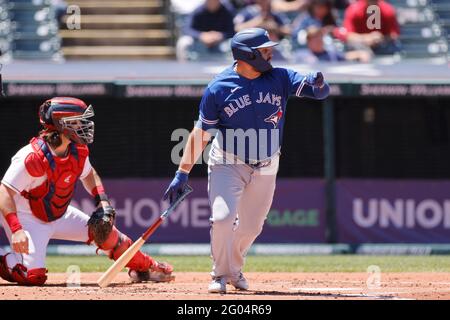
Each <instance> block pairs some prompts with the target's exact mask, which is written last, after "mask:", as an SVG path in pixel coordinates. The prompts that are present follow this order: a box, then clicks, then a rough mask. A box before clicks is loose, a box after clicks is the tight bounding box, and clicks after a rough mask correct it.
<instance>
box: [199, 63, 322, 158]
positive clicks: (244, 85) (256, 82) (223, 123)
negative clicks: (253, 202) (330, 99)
mask: <svg viewBox="0 0 450 320" xmlns="http://www.w3.org/2000/svg"><path fill="white" fill-rule="evenodd" d="M303 80H304V76H302V75H300V74H299V73H297V72H295V71H293V70H290V69H284V68H273V69H272V70H270V71H268V72H265V73H263V74H261V75H260V76H259V77H257V78H255V79H247V78H245V77H242V76H240V75H239V74H238V73H236V71H235V70H234V68H233V66H232V67H229V68H227V69H225V70H224V71H223V72H222V73H220V74H218V75H217V76H216V77H215V79H214V80H212V81H211V82H210V83H209V85H208V87H207V88H206V90H205V93H204V94H203V97H202V100H201V102H200V107H199V109H200V115H199V120H198V122H197V124H196V126H197V127H199V128H201V129H203V130H205V131H206V130H211V129H218V131H217V133H216V135H215V139H218V140H219V145H220V147H221V148H222V149H223V150H224V151H226V152H228V153H233V154H235V155H237V156H238V157H239V158H240V159H241V160H243V161H246V162H248V161H252V160H264V159H267V158H269V157H271V156H272V155H274V154H275V153H277V152H278V151H279V149H280V145H281V141H282V138H283V127H284V121H285V114H286V104H287V100H288V98H289V96H291V95H296V96H299V97H302V96H308V97H312V98H315V96H314V90H313V89H312V88H311V87H310V86H308V85H304V81H303Z"/></svg>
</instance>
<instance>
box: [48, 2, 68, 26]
mask: <svg viewBox="0 0 450 320" xmlns="http://www.w3.org/2000/svg"><path fill="white" fill-rule="evenodd" d="M51 5H52V7H53V10H54V11H55V18H56V21H57V22H58V25H59V27H60V28H62V27H63V25H64V22H65V21H64V17H65V15H66V13H67V3H66V1H64V0H52V2H51Z"/></svg>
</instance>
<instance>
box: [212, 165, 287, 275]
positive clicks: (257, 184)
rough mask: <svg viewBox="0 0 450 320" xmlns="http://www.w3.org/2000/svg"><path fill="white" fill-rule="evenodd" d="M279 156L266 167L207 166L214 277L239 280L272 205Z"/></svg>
mask: <svg viewBox="0 0 450 320" xmlns="http://www.w3.org/2000/svg"><path fill="white" fill-rule="evenodd" d="M278 161H279V157H276V158H275V159H274V160H272V164H271V165H270V166H268V167H265V168H260V169H254V168H252V167H250V166H249V165H246V164H214V165H209V166H208V194H209V201H210V205H211V211H212V216H211V218H210V221H211V232H210V234H211V255H212V259H213V268H212V272H211V275H212V277H223V276H225V277H227V278H228V279H230V278H233V277H237V276H238V275H239V273H240V272H241V270H242V268H243V266H244V263H245V256H246V254H247V252H248V250H249V249H250V247H251V245H252V243H253V241H255V239H256V237H257V236H258V235H259V234H260V233H261V231H262V228H263V224H264V220H265V219H266V217H267V214H268V213H269V210H270V207H271V205H272V198H273V195H274V191H275V180H276V174H277V171H278Z"/></svg>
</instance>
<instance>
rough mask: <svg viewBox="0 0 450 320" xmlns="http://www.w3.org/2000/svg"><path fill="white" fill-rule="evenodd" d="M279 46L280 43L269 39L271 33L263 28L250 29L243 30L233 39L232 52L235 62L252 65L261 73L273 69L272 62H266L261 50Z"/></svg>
mask: <svg viewBox="0 0 450 320" xmlns="http://www.w3.org/2000/svg"><path fill="white" fill-rule="evenodd" d="M276 45H278V42H274V41H271V40H270V39H269V32H267V30H264V29H262V28H249V29H245V30H242V31H241V32H238V33H236V34H235V35H234V37H233V39H231V51H232V52H233V58H234V59H235V60H242V61H245V62H247V63H248V64H250V65H251V66H252V67H254V68H255V69H256V70H258V71H259V72H266V71H269V70H270V69H272V65H271V64H270V62H267V61H266V60H264V58H263V57H262V56H261V53H260V52H259V51H258V49H259V48H267V47H273V46H276Z"/></svg>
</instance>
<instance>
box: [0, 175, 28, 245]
mask: <svg viewBox="0 0 450 320" xmlns="http://www.w3.org/2000/svg"><path fill="white" fill-rule="evenodd" d="M14 193H15V191H14V190H12V189H10V188H8V187H7V186H5V185H4V184H0V211H1V213H2V215H3V217H4V218H5V221H6V222H7V224H8V225H9V228H10V230H11V234H12V235H11V247H12V249H13V250H14V251H15V252H18V253H26V254H28V236H27V234H26V233H25V231H24V230H23V228H22V225H21V224H20V221H19V219H18V218H17V209H16V203H15V202H14Z"/></svg>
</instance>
